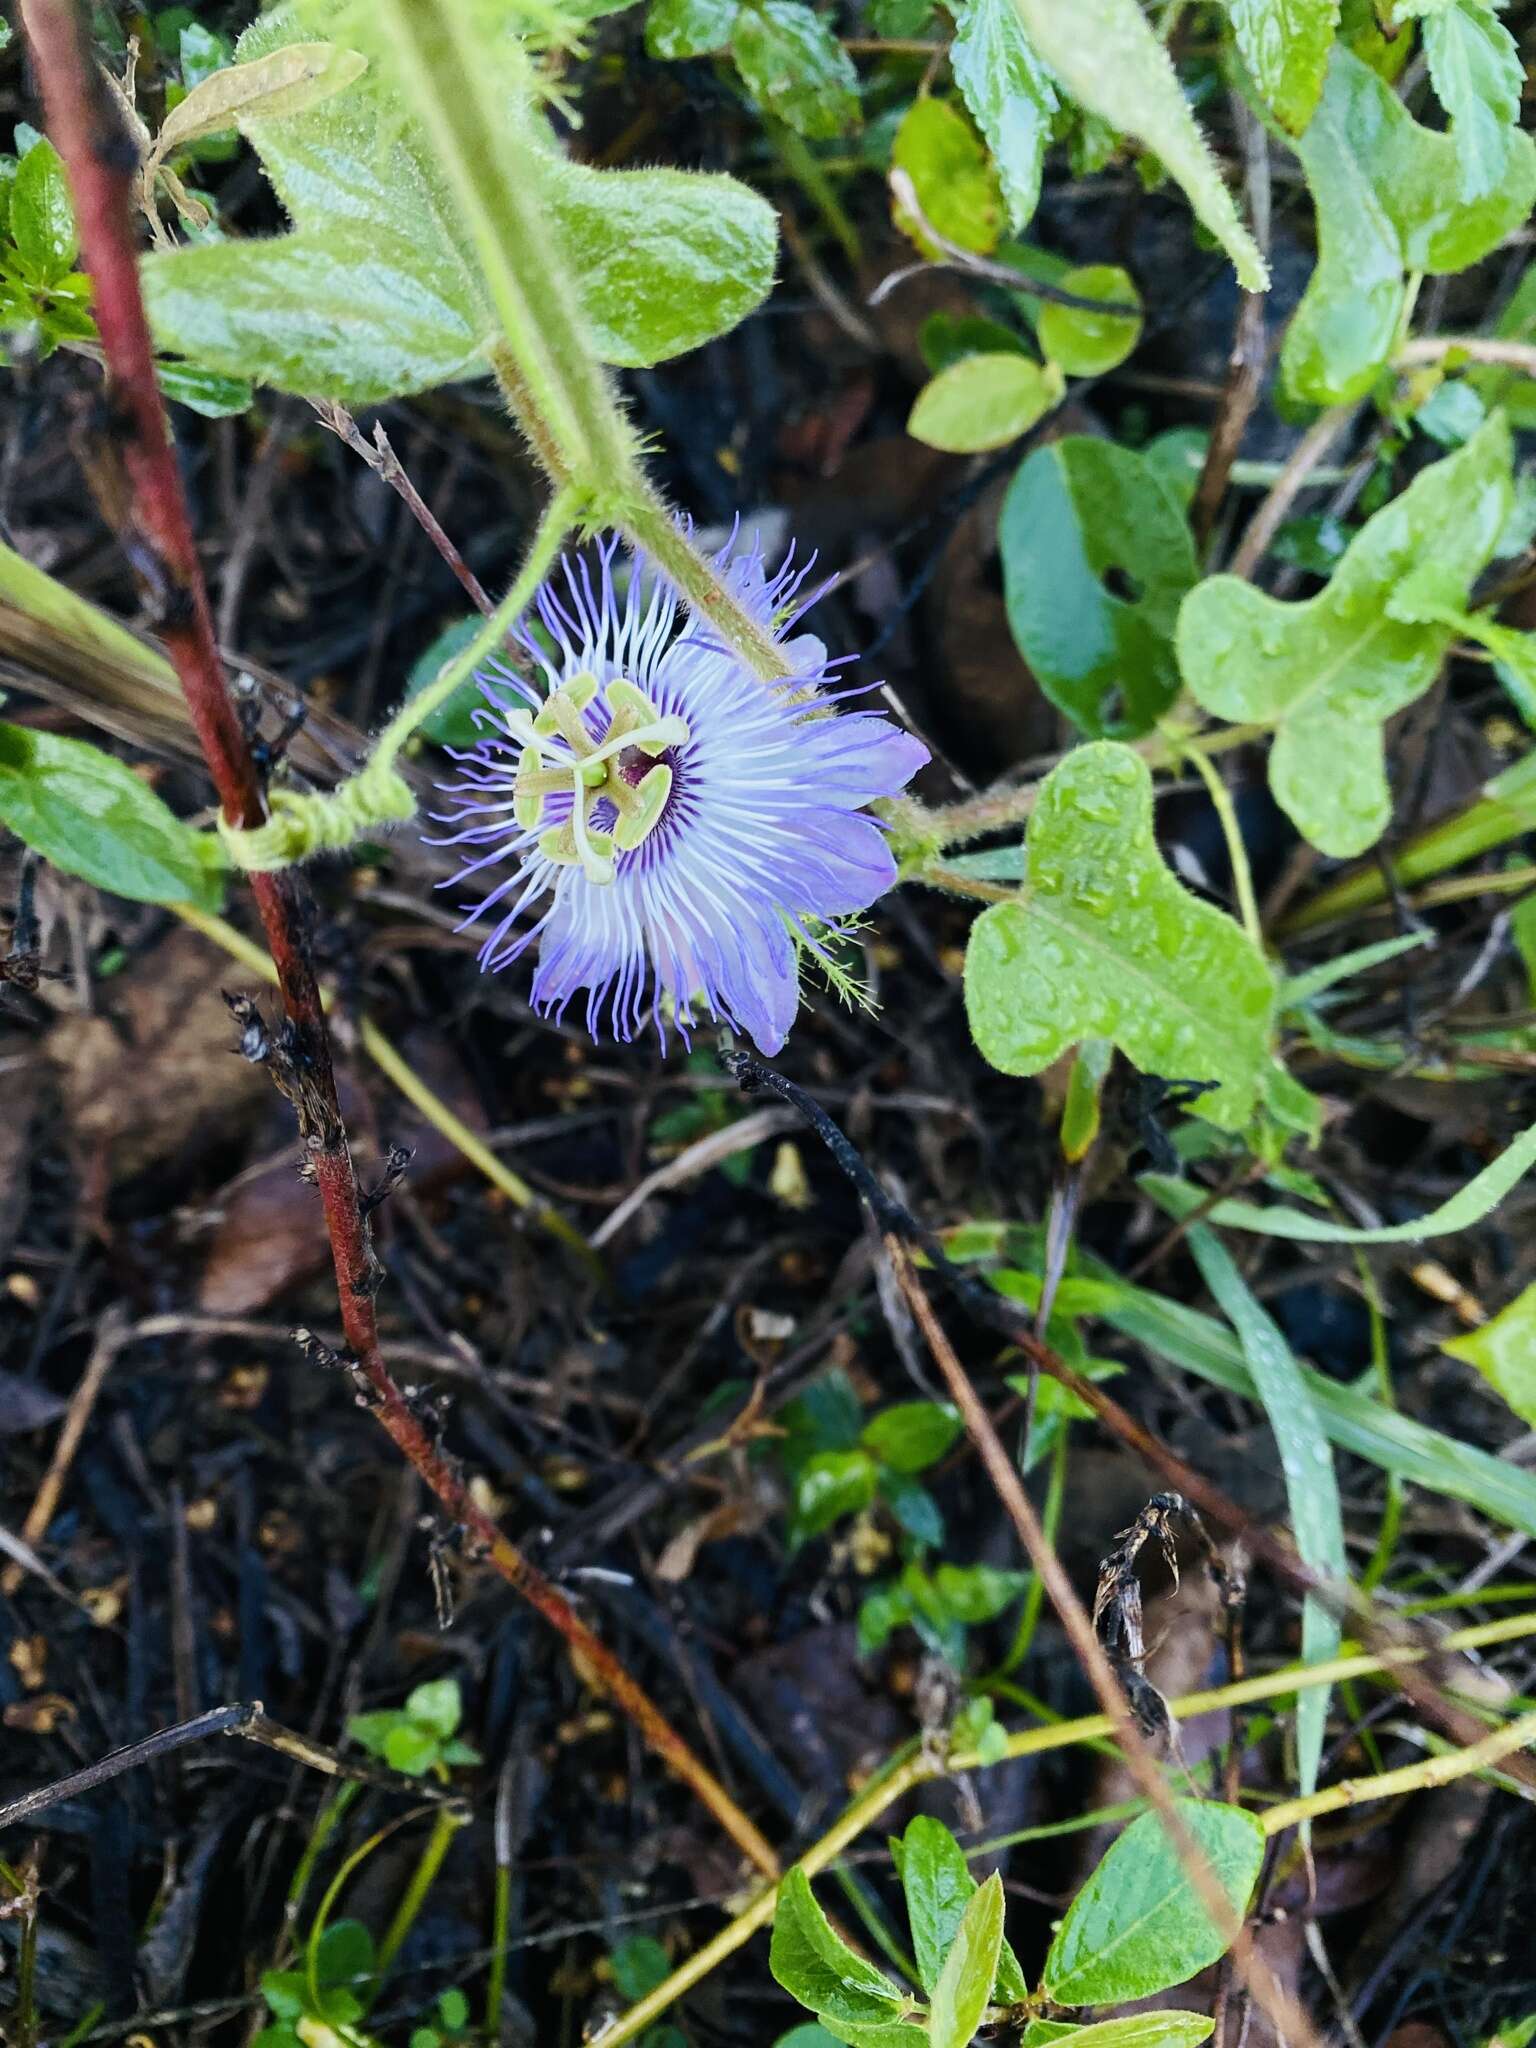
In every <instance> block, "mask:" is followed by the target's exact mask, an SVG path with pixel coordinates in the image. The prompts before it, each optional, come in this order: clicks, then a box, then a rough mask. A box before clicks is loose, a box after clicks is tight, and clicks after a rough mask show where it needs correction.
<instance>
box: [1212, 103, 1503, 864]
mask: <svg viewBox="0 0 1536 2048" xmlns="http://www.w3.org/2000/svg"><path fill="white" fill-rule="evenodd" d="M1320 118H1321V117H1320ZM1510 496H1511V486H1510V439H1509V429H1508V427H1507V425H1506V424H1505V422H1504V420H1503V418H1502V417H1501V416H1499V415H1495V416H1494V417H1493V418H1491V419H1490V420H1489V421H1488V422H1487V423H1486V424H1485V425H1484V426H1483V427H1482V428H1480V429H1479V431H1478V432H1477V433H1476V434H1475V435H1474V436H1473V438H1472V439H1471V440H1470V441H1468V442H1467V443H1466V445H1465V446H1464V447H1462V448H1460V449H1458V450H1457V451H1456V453H1455V454H1453V455H1448V456H1447V457H1446V458H1445V459H1444V460H1443V461H1441V462H1437V463H1435V464H1433V465H1432V466H1431V467H1430V468H1428V469H1426V470H1424V471H1422V472H1421V473H1420V474H1419V475H1418V476H1417V477H1415V479H1414V481H1413V482H1412V483H1411V484H1410V485H1409V486H1408V488H1407V490H1405V491H1403V492H1402V493H1401V494H1400V495H1399V496H1398V497H1397V498H1395V499H1394V500H1393V501H1392V503H1391V504H1390V505H1387V506H1386V507H1384V508H1383V510H1381V511H1380V512H1377V513H1376V514H1374V516H1373V517H1372V518H1370V519H1369V520H1367V522H1366V524H1365V525H1364V526H1363V527H1362V528H1361V529H1360V531H1359V532H1358V533H1357V534H1356V535H1355V537H1354V539H1353V540H1352V541H1351V542H1350V544H1349V547H1348V549H1347V550H1346V552H1345V554H1344V557H1343V559H1342V561H1341V562H1340V563H1339V566H1338V567H1337V569H1336V570H1335V571H1334V573H1333V576H1332V578H1331V580H1330V581H1329V584H1328V587H1327V588H1326V589H1325V590H1323V591H1321V592H1319V594H1318V595H1317V596H1316V597H1312V598H1307V599H1305V600H1303V601H1301V602H1299V603H1287V602H1284V601H1282V600H1280V599H1278V598H1273V597H1269V596H1267V595H1266V594H1265V593H1264V592H1262V591H1259V590H1255V589H1254V587H1253V585H1252V584H1250V583H1245V582H1243V581H1242V580H1241V578H1239V577H1236V576H1211V577H1208V578H1206V580H1205V581H1204V582H1202V583H1200V584H1198V585H1197V586H1196V587H1195V589H1193V590H1192V591H1191V592H1190V594H1189V596H1188V597H1187V598H1186V599H1185V600H1184V603H1183V606H1182V607H1181V609H1180V612H1179V621H1178V634H1177V647H1178V658H1179V667H1180V668H1181V670H1182V671H1183V675H1184V680H1185V682H1186V683H1187V684H1188V685H1189V688H1190V691H1191V692H1192V694H1193V695H1194V697H1195V699H1196V700H1197V702H1198V703H1199V704H1200V705H1201V706H1202V707H1203V708H1204V709H1205V710H1207V711H1210V712H1213V713H1214V714H1215V715H1216V716H1217V717H1219V718H1228V719H1232V720H1235V721H1239V722H1254V723H1258V724H1261V725H1268V726H1273V727H1274V728H1275V742H1274V746H1273V748H1272V749H1271V752H1270V758H1269V780H1270V787H1271V788H1272V789H1273V791H1274V794H1275V799H1276V801H1277V802H1278V803H1279V805H1280V807H1281V809H1282V810H1283V811H1285V813H1286V814H1287V816H1288V817H1290V818H1291V819H1292V820H1293V822H1294V823H1295V825H1296V826H1297V829H1298V830H1299V831H1300V832H1302V833H1303V834H1304V836H1305V837H1306V838H1307V839H1309V840H1310V841H1311V842H1312V844H1313V845H1314V846H1316V847H1319V848H1320V849H1321V850H1322V851H1323V852H1324V853H1328V854H1332V855H1334V856H1335V857H1336V858H1343V857H1345V856H1347V855H1350V854H1356V853H1362V852H1364V850H1365V849H1366V848H1367V847H1368V846H1371V845H1374V843H1375V842H1376V840H1377V839H1379V838H1380V836H1381V834H1382V832H1383V830H1384V829H1385V827H1386V824H1387V821H1388V819H1389V817H1390V816H1391V799H1390V796H1389V793H1388V789H1387V772H1386V758H1385V750H1384V746H1383V740H1382V726H1383V724H1384V722H1385V720H1386V719H1388V718H1389V717H1390V716H1391V715H1392V713H1393V712H1395V711H1401V710H1402V709H1403V707H1404V706H1405V705H1408V704H1411V703H1412V702H1413V700H1414V699H1415V698H1416V697H1418V696H1421V695H1422V694H1423V692H1424V691H1425V690H1427V689H1428V688H1429V686H1430V684H1431V683H1432V682H1433V681H1434V678H1435V675H1436V672H1437V671H1438V669H1439V666H1440V662H1441V659H1442V657H1443V655H1444V653H1445V650H1446V648H1447V646H1448V645H1449V644H1450V641H1451V639H1452V637H1453V634H1454V628H1453V627H1451V626H1447V625H1445V624H1443V623H1441V622H1440V621H1438V620H1435V619H1424V618H1414V617H1404V616H1402V611H1403V609H1404V605H1403V604H1402V602H1401V601H1400V595H1401V592H1402V590H1403V588H1404V586H1407V587H1408V588H1409V589H1410V590H1412V589H1413V588H1414V585H1413V584H1412V583H1411V582H1410V579H1418V580H1419V582H1420V583H1421V584H1422V581H1423V579H1424V578H1425V577H1426V576H1427V577H1428V578H1429V579H1430V580H1431V584H1432V589H1433V594H1434V597H1435V600H1436V602H1441V601H1444V599H1445V598H1446V596H1447V594H1450V597H1451V601H1452V602H1455V603H1461V602H1464V601H1465V595H1466V592H1467V589H1468V587H1469V586H1470V584H1471V582H1472V580H1473V578H1474V577H1475V576H1476V575H1477V574H1478V572H1479V571H1480V570H1481V569H1482V568H1483V566H1484V564H1485V563H1486V562H1487V561H1488V560H1489V558H1490V556H1491V555H1492V553H1493V549H1494V545H1495V543H1496V542H1497V540H1498V537H1499V532H1500V529H1501V527H1502V526H1503V524H1504V520H1505V518H1506V516H1507V513H1508V508H1509V504H1510ZM1409 608H1410V609H1411V608H1412V607H1409Z"/></svg>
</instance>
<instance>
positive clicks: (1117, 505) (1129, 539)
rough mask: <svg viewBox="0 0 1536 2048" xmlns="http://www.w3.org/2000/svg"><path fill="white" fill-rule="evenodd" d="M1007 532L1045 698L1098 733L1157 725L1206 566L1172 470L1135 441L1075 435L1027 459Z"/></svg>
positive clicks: (1003, 522)
mask: <svg viewBox="0 0 1536 2048" xmlns="http://www.w3.org/2000/svg"><path fill="white" fill-rule="evenodd" d="M998 541H999V545H1000V547H1001V550H1002V558H1003V590H1004V593H1005V595H1006V598H1007V604H1008V624H1009V626H1010V628H1011V629H1012V632H1013V637H1014V639H1015V640H1016V641H1017V642H1018V646H1019V652H1020V653H1021V654H1022V655H1023V657H1024V659H1025V660H1026V661H1027V662H1028V663H1029V666H1030V668H1031V670H1032V671H1033V673H1034V675H1035V678H1036V680H1037V681H1038V682H1039V684H1040V687H1041V689H1042V690H1043V691H1044V692H1045V694H1046V696H1047V697H1049V698H1050V700H1051V702H1052V703H1053V704H1055V705H1056V706H1057V708H1058V709H1059V710H1062V711H1064V712H1065V713H1066V714H1067V716H1068V717H1069V718H1070V719H1071V720H1072V722H1073V724H1074V725H1076V726H1077V727H1078V728H1079V730H1080V731H1082V732H1084V733H1086V734H1088V736H1089V737H1090V738H1093V739H1100V738H1111V737H1119V736H1124V737H1127V738H1134V737H1135V736H1136V735H1137V734H1140V733H1144V732H1148V731H1150V730H1151V728H1152V726H1153V725H1154V724H1156V722H1157V720H1158V719H1159V718H1160V717H1161V716H1162V715H1163V713H1164V712H1165V711H1166V710H1167V709H1168V707H1169V706H1170V705H1171V704H1172V702H1173V700H1174V698H1175V697H1176V696H1177V695H1178V691H1179V672H1178V666H1177V664H1176V662H1175V660H1174V654H1173V634H1174V626H1175V623H1176V621H1177V619H1178V612H1179V605H1180V602H1181V601H1182V599H1183V598H1184V595H1185V593H1186V592H1187V591H1188V590H1189V589H1190V588H1191V587H1192V586H1193V584H1194V583H1195V580H1196V578H1197V577H1198V576H1199V573H1200V565H1199V559H1198V557H1197V556H1196V553H1195V544H1194V541H1193V539H1192V538H1191V535H1190V531H1189V523H1188V521H1187V520H1186V518H1185V516H1184V513H1183V510H1182V509H1181V507H1180V506H1179V504H1178V501H1177V500H1176V498H1175V497H1174V495H1173V493H1172V492H1171V491H1170V490H1169V488H1168V486H1167V484H1166V483H1165V482H1164V480H1163V478H1162V477H1161V476H1160V475H1159V474H1158V472H1157V471H1156V470H1155V469H1153V468H1152V466H1151V465H1150V464H1149V463H1147V462H1146V461H1145V459H1144V458H1143V457H1142V456H1140V455H1137V454H1136V453H1135V452H1134V451H1133V450H1131V449H1129V448H1121V447H1120V446H1118V444H1117V443H1115V442H1113V441H1104V440H1100V439H1098V438H1097V437H1095V436H1092V435H1082V434H1077V435H1068V436H1066V437H1065V438H1064V439H1062V440H1060V441H1053V442H1051V443H1050V444H1049V445H1048V446H1046V447H1044V448H1037V449H1035V450H1034V451H1033V452H1032V453H1031V454H1030V455H1028V456H1026V458H1025V460H1024V462H1023V463H1022V464H1021V465H1020V468H1019V472H1018V474H1017V475H1016V476H1015V478H1014V480H1013V482H1012V484H1011V485H1010V486H1009V488H1008V495H1007V497H1006V498H1005V499H1004V500H1003V510H1002V515H1001V517H1000V519H999V521H998ZM1112 578H1113V579H1115V580H1117V581H1118V582H1119V583H1120V590H1119V591H1114V590H1111V589H1110V587H1109V583H1110V580H1111V579H1112Z"/></svg>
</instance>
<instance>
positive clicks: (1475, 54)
mask: <svg viewBox="0 0 1536 2048" xmlns="http://www.w3.org/2000/svg"><path fill="white" fill-rule="evenodd" d="M1403 11H1404V12H1405V13H1408V12H1412V13H1421V14H1422V15H1423V21H1422V24H1421V28H1422V34H1423V37H1424V54H1425V56H1426V57H1427V58H1428V59H1429V75H1430V78H1431V80H1432V81H1433V83H1434V88H1435V94H1436V97H1437V98H1438V99H1439V101H1440V104H1441V106H1443V107H1444V108H1445V111H1446V112H1447V114H1449V115H1450V117H1451V140H1452V142H1453V143H1454V144H1455V146H1456V155H1457V160H1458V163H1459V165H1460V171H1461V178H1460V183H1459V186H1458V188H1457V189H1458V192H1459V196H1460V197H1461V198H1462V199H1464V200H1472V199H1482V198H1483V197H1485V196H1486V195H1487V194H1488V193H1490V192H1492V191H1493V190H1494V189H1495V188H1496V187H1497V185H1498V183H1499V181H1500V179H1501V178H1502V177H1503V176H1504V168H1505V165H1506V163H1507V162H1508V158H1509V144H1510V137H1511V134H1512V132H1513V131H1514V130H1515V129H1516V128H1517V127H1518V126H1519V122H1520V94H1521V90H1522V88H1523V86H1524V84H1525V69H1524V66H1523V65H1522V64H1521V61H1520V49H1519V45H1518V44H1517V43H1516V41H1515V39H1514V37H1513V36H1512V35H1511V34H1510V32H1509V30H1508V29H1507V28H1506V27H1505V26H1504V24H1503V22H1502V21H1500V20H1499V18H1498V16H1497V15H1496V14H1495V13H1494V12H1493V10H1492V8H1491V7H1484V6H1482V5H1481V4H1480V0H1442V4H1439V5H1422V4H1421V5H1420V6H1418V7H1414V8H1411V9H1409V8H1405V9H1404V10H1403Z"/></svg>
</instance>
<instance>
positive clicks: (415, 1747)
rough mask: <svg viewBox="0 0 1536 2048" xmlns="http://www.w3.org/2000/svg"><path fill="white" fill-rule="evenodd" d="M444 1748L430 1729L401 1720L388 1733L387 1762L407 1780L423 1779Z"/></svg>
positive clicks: (385, 1736)
mask: <svg viewBox="0 0 1536 2048" xmlns="http://www.w3.org/2000/svg"><path fill="white" fill-rule="evenodd" d="M440 1749H441V1745H440V1743H439V1741H438V1739H437V1737H436V1736H435V1735H434V1734H433V1733H432V1731H431V1729H430V1728H420V1727H417V1726H416V1725H415V1723H414V1722H411V1721H400V1720H397V1721H396V1722H395V1723H394V1725H393V1726H392V1727H391V1728H388V1729H386V1731H385V1734H384V1761H385V1762H386V1763H387V1764H388V1765H389V1767H390V1769H391V1770H392V1771H399V1772H400V1773H401V1775H402V1776H403V1777H407V1778H423V1777H425V1776H426V1774H427V1772H428V1771H430V1770H431V1768H432V1766H433V1765H434V1764H435V1763H436V1762H437V1760H438V1755H439V1753H440Z"/></svg>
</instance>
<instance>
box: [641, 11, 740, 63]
mask: <svg viewBox="0 0 1536 2048" xmlns="http://www.w3.org/2000/svg"><path fill="white" fill-rule="evenodd" d="M738 4H739V0H651V6H650V10H649V12H648V13H647V15H646V17H645V47H646V51H647V53H648V54H649V55H650V56H652V57H659V58H661V59H662V60H663V61H664V62H671V61H673V60H675V59H677V58H680V57H703V56H706V55H707V54H708V53H709V52H710V51H711V50H723V49H724V48H725V46H726V44H727V43H729V41H730V40H731V30H732V29H733V28H734V27H735V25H736V12H737V7H738Z"/></svg>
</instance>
